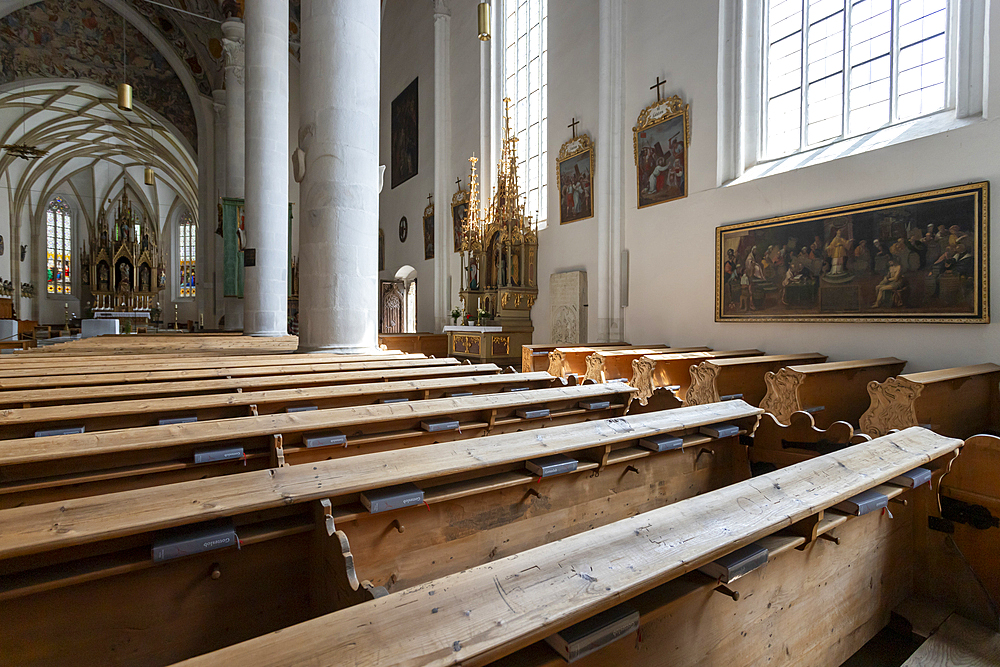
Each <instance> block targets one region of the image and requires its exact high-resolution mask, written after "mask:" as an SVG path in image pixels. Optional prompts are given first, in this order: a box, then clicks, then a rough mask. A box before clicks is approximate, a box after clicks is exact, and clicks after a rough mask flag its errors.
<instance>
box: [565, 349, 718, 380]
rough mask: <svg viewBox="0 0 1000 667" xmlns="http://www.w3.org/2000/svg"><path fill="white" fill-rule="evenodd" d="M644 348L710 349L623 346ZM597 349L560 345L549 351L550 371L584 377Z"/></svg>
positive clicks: (648, 352) (658, 350)
mask: <svg viewBox="0 0 1000 667" xmlns="http://www.w3.org/2000/svg"><path fill="white" fill-rule="evenodd" d="M622 349H633V350H643V351H644V353H645V354H656V353H657V352H662V353H665V352H666V351H667V350H671V351H674V352H701V351H705V350H708V349H709V348H707V347H676V348H673V347H669V346H667V345H642V346H639V347H631V348H622ZM596 351H597V350H596V349H595V348H593V347H560V348H556V349H555V350H553V351H551V352H549V369H548V370H549V373H550V374H551V375H554V376H556V377H566V376H568V375H579V376H581V377H583V376H584V375H586V373H587V357H589V356H590V355H592V354H593V353H594V352H596Z"/></svg>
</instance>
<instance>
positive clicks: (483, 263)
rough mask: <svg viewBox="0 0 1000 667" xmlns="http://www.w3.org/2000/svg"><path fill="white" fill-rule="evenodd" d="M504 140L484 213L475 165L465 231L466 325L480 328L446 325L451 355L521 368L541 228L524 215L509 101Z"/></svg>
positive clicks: (528, 340)
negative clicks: (471, 322) (475, 323)
mask: <svg viewBox="0 0 1000 667" xmlns="http://www.w3.org/2000/svg"><path fill="white" fill-rule="evenodd" d="M504 103H505V105H506V108H505V113H504V137H503V148H502V151H501V155H500V162H499V164H498V165H497V185H496V189H495V190H494V191H493V198H492V201H490V202H489V206H488V207H487V208H486V209H485V210H482V209H481V208H480V199H479V182H478V177H477V175H476V158H475V157H472V158H470V160H469V162H471V163H472V169H471V172H472V173H471V176H470V189H469V208H468V213H467V214H466V217H465V220H464V221H463V224H462V228H461V236H462V238H461V244H460V248H461V253H462V289H461V291H460V292H459V297H460V298H461V300H462V304H463V310H464V317H463V318H462V319H463V322H469V321H470V320H472V321H476V322H477V323H478V324H479V325H480V326H454V327H445V329H444V331H445V333H447V334H448V353H449V354H450V355H452V356H454V357H458V358H461V359H470V360H473V361H475V362H481V363H491V362H492V363H496V364H503V365H507V364H511V365H515V366H519V365H520V359H521V346H522V345H530V344H531V335H532V333H533V332H534V327H533V326H532V324H531V307H532V306H533V305H535V299H537V297H538V268H537V267H538V229H537V226H536V225H537V223H536V221H533V220H532V219H531V218H530V217H528V216H527V215H526V214H525V210H524V203H523V198H524V197H523V195H522V194H521V192H520V188H519V186H518V182H517V150H516V143H517V137H515V136H513V133H512V132H511V127H510V100H509V99H505V100H504Z"/></svg>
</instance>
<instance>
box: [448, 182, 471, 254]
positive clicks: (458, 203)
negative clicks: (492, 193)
mask: <svg viewBox="0 0 1000 667" xmlns="http://www.w3.org/2000/svg"><path fill="white" fill-rule="evenodd" d="M468 215H469V191H468V190H462V189H459V191H458V192H456V193H455V194H454V195H452V197H451V226H452V230H453V233H454V239H453V241H454V247H455V252H461V251H462V229H463V228H464V226H465V218H466V217H467V216H468Z"/></svg>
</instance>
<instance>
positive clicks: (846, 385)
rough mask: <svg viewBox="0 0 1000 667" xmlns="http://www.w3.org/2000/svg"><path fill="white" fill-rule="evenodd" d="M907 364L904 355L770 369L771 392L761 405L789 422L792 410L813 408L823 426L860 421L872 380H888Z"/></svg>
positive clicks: (768, 377)
mask: <svg viewBox="0 0 1000 667" xmlns="http://www.w3.org/2000/svg"><path fill="white" fill-rule="evenodd" d="M904 366H906V362H905V361H903V360H902V359H897V358H895V357H883V358H881V359H860V360H855V361H832V362H829V363H824V364H809V365H807V366H786V367H784V368H780V369H778V371H777V372H773V371H768V372H766V373H764V384H766V385H767V394H766V395H765V396H764V398H763V400H762V401H761V403H760V407H762V408H763V409H764V410H766V411H767V412H770V413H771V414H773V415H774V416H775V417H777V418H778V420H779V421H782V422H784V423H786V424H787V423H788V420H789V419H790V418H791V415H792V413H793V412H798V411H800V410H809V411H810V412H813V413H814V417H815V421H816V424H817V425H818V426H819V427H820V428H826V427H828V426H830V425H831V424H833V423H834V422H835V421H845V422H847V423H849V424H857V423H858V421H859V420H860V419H861V415H863V414H864V412H865V410H867V409H868V405H869V399H868V393H867V391H866V389H867V387H868V383H869V382H885V381H886V380H888V379H889V378H890V377H893V376H895V375H898V374H899V373H901V372H902V371H903V367H904Z"/></svg>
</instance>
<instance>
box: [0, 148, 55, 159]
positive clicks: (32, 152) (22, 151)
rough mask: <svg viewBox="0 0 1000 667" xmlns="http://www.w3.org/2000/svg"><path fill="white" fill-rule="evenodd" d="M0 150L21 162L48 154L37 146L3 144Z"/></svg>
mask: <svg viewBox="0 0 1000 667" xmlns="http://www.w3.org/2000/svg"><path fill="white" fill-rule="evenodd" d="M0 149H3V150H5V151H7V153H9V154H10V155H13V156H14V157H19V158H21V159H22V160H34V159H35V158H40V157H42V156H43V155H45V154H47V153H48V151H46V150H42V149H41V148H38V147H37V146H29V145H28V144H4V145H2V146H0Z"/></svg>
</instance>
